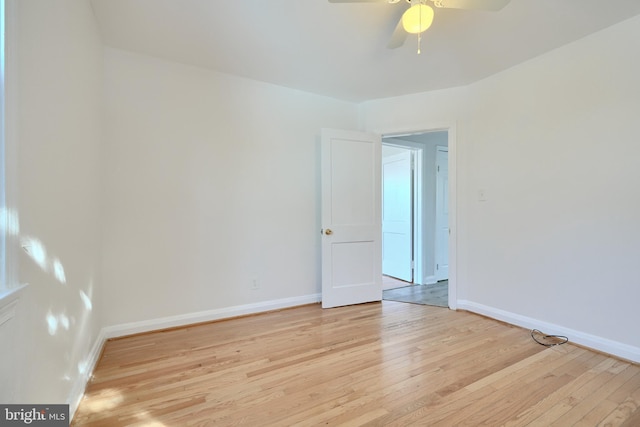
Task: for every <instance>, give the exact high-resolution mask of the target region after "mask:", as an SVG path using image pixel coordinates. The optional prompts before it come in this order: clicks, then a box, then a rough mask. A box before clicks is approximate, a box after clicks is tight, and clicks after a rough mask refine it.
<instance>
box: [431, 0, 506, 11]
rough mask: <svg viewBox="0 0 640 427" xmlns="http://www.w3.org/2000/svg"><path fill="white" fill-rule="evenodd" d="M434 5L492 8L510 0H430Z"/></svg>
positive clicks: (499, 7)
mask: <svg viewBox="0 0 640 427" xmlns="http://www.w3.org/2000/svg"><path fill="white" fill-rule="evenodd" d="M432 1H433V4H434V6H436V7H441V8H445V9H467V10H492V11H497V10H500V9H502V8H503V7H505V6H506V5H507V4H508V3H509V2H510V1H511V0H432Z"/></svg>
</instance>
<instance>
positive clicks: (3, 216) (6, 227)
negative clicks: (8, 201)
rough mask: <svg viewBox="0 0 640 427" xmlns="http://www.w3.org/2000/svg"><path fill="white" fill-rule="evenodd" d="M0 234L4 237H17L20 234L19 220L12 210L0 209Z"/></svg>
mask: <svg viewBox="0 0 640 427" xmlns="http://www.w3.org/2000/svg"><path fill="white" fill-rule="evenodd" d="M0 233H3V234H4V235H6V236H17V235H18V234H20V220H19V219H18V215H17V214H16V211H14V210H13V209H9V208H6V207H4V206H2V207H0Z"/></svg>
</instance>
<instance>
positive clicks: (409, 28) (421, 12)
mask: <svg viewBox="0 0 640 427" xmlns="http://www.w3.org/2000/svg"><path fill="white" fill-rule="evenodd" d="M432 23H433V9H432V8H431V7H429V6H427V5H426V4H415V5H413V6H411V7H410V8H409V9H407V10H406V11H405V12H404V14H402V27H403V28H404V30H405V31H406V32H407V33H409V34H420V33H422V32H423V31H426V30H427V29H428V28H429V27H430V26H431V24H432Z"/></svg>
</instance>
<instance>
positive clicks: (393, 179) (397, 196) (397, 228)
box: [382, 150, 413, 282]
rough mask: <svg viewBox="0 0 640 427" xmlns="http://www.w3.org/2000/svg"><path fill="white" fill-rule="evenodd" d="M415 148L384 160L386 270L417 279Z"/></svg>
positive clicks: (402, 277) (383, 234) (383, 219)
mask: <svg viewBox="0 0 640 427" xmlns="http://www.w3.org/2000/svg"><path fill="white" fill-rule="evenodd" d="M412 187H413V186H412V175H411V151H410V150H406V151H405V152H403V153H399V154H396V155H393V156H389V157H385V158H384V159H383V161H382V272H383V274H386V275H387V276H392V277H396V278H398V279H401V280H404V281H406V282H412V281H413V269H412V261H413V230H412V228H413V227H412V225H413V221H412V220H413V218H412V213H413V204H412V195H413V188H412Z"/></svg>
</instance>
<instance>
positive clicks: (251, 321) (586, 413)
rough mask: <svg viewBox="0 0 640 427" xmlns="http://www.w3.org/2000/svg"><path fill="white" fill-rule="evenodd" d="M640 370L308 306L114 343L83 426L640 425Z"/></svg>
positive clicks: (435, 319) (507, 339) (371, 313)
mask: <svg viewBox="0 0 640 427" xmlns="http://www.w3.org/2000/svg"><path fill="white" fill-rule="evenodd" d="M639 406H640V366H638V365H635V364H631V363H628V362H625V361H622V360H618V359H616V358H613V357H608V356H606V355H603V354H600V353H596V352H592V351H589V350H586V349H584V348H580V347H577V346H574V345H572V344H566V345H562V346H557V347H552V348H546V347H543V346H541V345H539V344H536V343H535V342H534V341H533V340H532V339H531V337H530V335H529V331H528V330H524V329H520V328H517V327H513V326H509V325H506V324H503V323H500V322H496V321H493V320H490V319H486V318H483V317H480V316H477V315H474V314H471V313H467V312H460V311H459V312H454V311H450V310H448V309H445V308H440V307H432V306H424V305H416V304H406V303H399V302H393V301H383V302H382V303H371V304H363V305H356V306H349V307H342V308H334V309H328V310H322V309H321V308H320V306H319V305H309V306H303V307H297V308H293V309H287V310H282V311H277V312H271V313H265V314H261V315H255V316H249V317H243V318H236V319H232V320H226V321H219V322H213V323H207V324H200V325H195V326H190V327H185V328H180V329H173V330H167V331H162V332H155V333H148V334H142V335H137V336H131V337H125V338H120V339H115V340H110V341H108V342H107V343H106V346H105V348H104V352H103V355H102V357H101V359H100V361H99V363H98V365H97V367H96V370H95V372H94V375H93V379H92V380H91V381H90V383H89V384H88V386H87V390H86V395H85V398H84V399H83V401H82V402H81V404H80V407H79V408H78V410H77V412H76V415H75V418H74V420H73V424H72V425H75V426H80V425H82V426H85V425H86V426H120V425H141V426H142V425H147V426H159V427H160V426H166V427H169V426H190V425H197V426H207V425H215V426H226V425H246V426H252V427H253V426H293V425H299V426H319V425H346V426H358V425H372V426H385V427H386V426H404V425H418V426H462V425H470V426H478V425H483V426H502V425H505V426H544V427H548V426H597V425H603V426H604V425H606V426H626V427H631V426H640V409H638V407H639Z"/></svg>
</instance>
